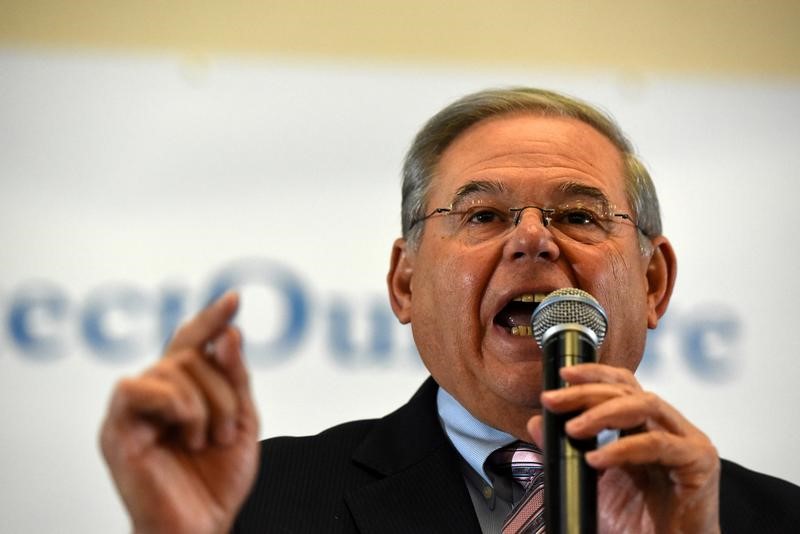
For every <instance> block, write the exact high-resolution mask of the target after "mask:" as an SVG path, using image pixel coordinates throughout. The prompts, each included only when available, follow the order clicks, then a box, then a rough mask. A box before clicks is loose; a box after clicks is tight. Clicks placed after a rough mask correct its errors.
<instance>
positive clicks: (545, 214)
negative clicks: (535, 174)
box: [408, 202, 648, 237]
mask: <svg viewBox="0 0 800 534" xmlns="http://www.w3.org/2000/svg"><path fill="white" fill-rule="evenodd" d="M454 204H455V203H454V202H453V203H451V204H450V206H448V207H442V208H435V209H434V210H433V211H431V212H430V213H428V214H427V215H424V216H422V217H420V218H418V219H415V220H413V221H412V222H411V224H410V225H409V227H408V228H409V230H410V229H411V228H414V226H416V225H417V224H418V223H420V222H423V221H426V220H428V219H430V218H432V217H435V216H437V215H447V214H451V213H452V214H457V213H460V212H454V211H453V205H454ZM529 208H533V209H537V210H539V211H540V212H541V214H542V225H543V226H544V227H545V228H548V227H549V226H550V222H551V220H552V217H550V215H552V214H554V213H555V211H556V210H555V208H543V207H541V206H537V205H535V204H528V205H525V206H520V207H514V208H508V211H509V212H511V215H512V220H513V223H514V226H513V228H516V227H517V226H519V223H520V221H521V220H522V213H523V212H524V211H525V210H526V209H529ZM606 215H607V216H609V217H619V218H621V219H624V220H626V221H629V222H630V223H631V224H633V226H634V228H636V230H637V231H638V232H640V233H641V234H642V235H643V236H645V237H648V236H647V234H646V233H645V232H644V230H642V228H641V227H640V226H639V223H638V222H636V220H634V218H633V216H632V215H631V214H629V213H625V212H622V211H619V212H618V211H611V212H610V213H607V214H606ZM608 220H609V221H612V220H613V219H608Z"/></svg>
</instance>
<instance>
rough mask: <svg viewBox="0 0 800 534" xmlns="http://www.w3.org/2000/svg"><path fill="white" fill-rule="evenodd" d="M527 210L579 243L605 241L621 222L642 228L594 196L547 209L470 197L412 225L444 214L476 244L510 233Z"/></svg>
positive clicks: (451, 226)
mask: <svg viewBox="0 0 800 534" xmlns="http://www.w3.org/2000/svg"><path fill="white" fill-rule="evenodd" d="M527 209H534V210H538V211H539V212H540V214H541V221H542V225H543V226H544V227H546V228H548V229H549V230H550V231H551V232H552V233H553V235H554V236H555V237H557V238H567V239H570V240H572V241H576V242H579V243H586V244H598V243H602V242H603V241H605V240H607V239H609V238H610V237H612V236H613V235H615V234H617V233H619V232H620V227H621V226H622V225H628V226H633V227H634V228H636V229H637V230H639V231H641V229H640V228H639V226H638V225H637V223H636V222H635V221H634V219H633V217H632V216H631V215H630V214H628V213H623V212H618V211H616V210H615V208H614V207H613V206H611V205H609V204H608V203H607V202H605V200H602V199H594V198H579V199H577V198H576V199H567V200H565V201H564V202H560V203H558V204H556V205H555V206H553V207H547V208H545V207H542V206H537V205H534V204H528V205H523V206H519V207H513V204H512V205H508V204H506V203H505V202H504V201H503V200H502V199H500V198H492V197H477V198H473V197H470V199H469V200H468V201H467V200H459V201H456V202H454V203H452V204H451V205H450V206H448V207H446V208H436V209H434V210H433V211H431V212H430V213H428V214H427V215H425V216H424V217H421V218H419V219H416V220H415V221H413V222H412V223H411V228H413V227H414V225H416V224H417V223H420V222H422V221H425V220H427V219H430V218H433V217H442V218H443V219H444V220H445V221H446V223H447V224H448V231H449V233H451V234H452V235H453V236H454V237H455V238H457V239H459V240H462V241H464V242H466V243H469V244H475V243H481V242H485V241H489V240H492V239H496V238H498V237H501V236H504V235H505V234H507V233H510V232H511V230H513V229H514V228H516V227H517V226H518V225H519V223H520V222H521V221H522V216H523V214H524V212H525V210H527ZM642 233H644V232H642Z"/></svg>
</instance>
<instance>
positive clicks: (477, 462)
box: [436, 387, 516, 482]
mask: <svg viewBox="0 0 800 534" xmlns="http://www.w3.org/2000/svg"><path fill="white" fill-rule="evenodd" d="M436 408H437V410H438V412H439V421H441V423H442V428H444V431H445V433H446V434H447V437H448V438H450V441H451V442H452V443H453V446H454V447H455V448H456V450H457V451H458V453H459V454H460V455H461V456H462V458H464V460H466V462H467V464H469V466H470V467H472V469H474V470H475V472H476V473H478V474H480V475H481V476H482V477H483V479H484V480H486V482H490V480H489V477H488V475H487V474H486V471H484V469H483V464H484V463H485V462H486V459H487V458H488V457H489V455H490V454H491V453H492V452H494V451H495V450H497V449H499V448H500V447H505V446H506V445H508V444H509V443H513V442H514V441H516V438H515V437H514V436H512V435H511V434H507V433H505V432H503V431H502V430H497V429H496V428H493V427H491V426H489V425H487V424H486V423H483V422H481V421H478V420H477V419H476V418H475V417H473V415H472V414H471V413H469V412H468V411H467V409H466V408H464V407H463V406H461V403H459V402H458V401H457V400H456V399H455V398H454V397H453V396H452V395H450V394H449V393H448V392H446V391H445V390H444V389H442V388H441V387H440V388H439V391H438V392H437V394H436Z"/></svg>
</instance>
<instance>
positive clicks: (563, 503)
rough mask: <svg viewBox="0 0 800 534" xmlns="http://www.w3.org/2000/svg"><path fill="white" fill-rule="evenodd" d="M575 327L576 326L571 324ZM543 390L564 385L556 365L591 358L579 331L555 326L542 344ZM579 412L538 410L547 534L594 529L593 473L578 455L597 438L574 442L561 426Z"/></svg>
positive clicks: (573, 533)
mask: <svg viewBox="0 0 800 534" xmlns="http://www.w3.org/2000/svg"><path fill="white" fill-rule="evenodd" d="M576 326H578V325H576ZM542 350H543V352H544V362H543V363H544V389H545V390H548V389H558V388H562V387H566V386H568V385H569V384H568V383H566V382H565V381H563V380H561V378H560V377H559V376H558V371H559V369H560V368H561V367H568V366H571V365H577V364H579V363H589V362H594V361H595V360H596V354H595V345H594V343H593V342H592V341H591V340H590V339H589V337H588V336H587V335H586V334H584V333H583V332H582V331H581V330H580V326H578V328H575V329H571V328H561V329H559V331H558V332H556V333H554V334H553V335H551V336H549V337H548V338H547V339H546V340H544V342H543V347H542ZM578 413H579V412H572V413H565V414H556V413H552V412H550V411H548V410H544V414H543V415H544V441H545V446H544V477H545V478H544V514H545V528H546V529H547V533H548V534H560V533H569V534H595V533H596V532H597V471H595V470H594V468H592V467H591V466H589V464H587V463H586V460H585V459H584V454H585V453H586V452H587V451H590V450H593V449H595V448H597V438H595V437H593V438H591V439H586V440H576V439H572V438H570V437H568V436H567V435H566V433H565V432H564V424H565V423H566V422H567V421H568V420H569V419H571V418H572V417H574V416H576V415H578Z"/></svg>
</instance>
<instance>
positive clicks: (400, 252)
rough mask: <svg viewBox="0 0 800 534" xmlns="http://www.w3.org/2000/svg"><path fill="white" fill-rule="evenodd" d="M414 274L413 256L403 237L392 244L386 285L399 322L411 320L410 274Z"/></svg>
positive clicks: (405, 322) (404, 322)
mask: <svg viewBox="0 0 800 534" xmlns="http://www.w3.org/2000/svg"><path fill="white" fill-rule="evenodd" d="M413 274H414V266H413V257H412V254H411V251H410V250H409V246H408V243H406V240H405V239H403V238H399V239H396V240H395V242H394V244H393V245H392V259H391V262H390V264H389V274H388V275H387V276H386V285H387V286H388V287H389V302H391V304H392V310H393V311H394V314H395V315H396V316H397V318H398V319H399V320H400V322H401V323H403V324H407V323H408V322H410V321H411V276H412V275H413Z"/></svg>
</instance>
